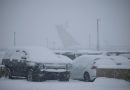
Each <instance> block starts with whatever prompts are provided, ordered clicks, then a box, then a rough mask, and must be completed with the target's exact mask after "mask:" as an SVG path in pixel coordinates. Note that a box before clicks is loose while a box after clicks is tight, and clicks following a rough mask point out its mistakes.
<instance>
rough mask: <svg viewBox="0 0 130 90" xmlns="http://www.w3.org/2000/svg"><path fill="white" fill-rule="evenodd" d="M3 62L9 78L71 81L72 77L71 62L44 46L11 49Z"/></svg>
mask: <svg viewBox="0 0 130 90" xmlns="http://www.w3.org/2000/svg"><path fill="white" fill-rule="evenodd" d="M2 64H3V65H5V67H6V70H7V71H8V75H9V78H16V77H25V78H27V80H28V81H45V80H47V79H58V80H60V81H61V80H63V81H69V78H70V69H69V67H70V65H71V63H70V62H66V61H65V60H61V59H59V58H58V57H57V56H56V55H55V54H54V53H53V52H52V51H51V50H49V49H47V48H43V47H40V48H38V47H26V48H14V49H9V50H8V51H7V52H6V54H5V56H4V58H3V60H2Z"/></svg>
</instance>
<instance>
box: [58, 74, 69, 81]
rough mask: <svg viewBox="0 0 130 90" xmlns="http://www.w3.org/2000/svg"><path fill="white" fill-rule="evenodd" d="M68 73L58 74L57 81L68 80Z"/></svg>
mask: <svg viewBox="0 0 130 90" xmlns="http://www.w3.org/2000/svg"><path fill="white" fill-rule="evenodd" d="M69 78H70V74H69V73H61V74H60V75H59V81H69Z"/></svg>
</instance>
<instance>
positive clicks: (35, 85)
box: [0, 77, 130, 90]
mask: <svg viewBox="0 0 130 90" xmlns="http://www.w3.org/2000/svg"><path fill="white" fill-rule="evenodd" d="M0 90H130V83H129V82H127V81H125V80H119V79H112V78H105V77H102V78H97V79H96V80H95V81H94V82H83V81H79V80H70V81H69V82H61V81H57V80H47V81H45V82H30V81H27V80H25V79H12V80H11V79H5V78H1V79H0Z"/></svg>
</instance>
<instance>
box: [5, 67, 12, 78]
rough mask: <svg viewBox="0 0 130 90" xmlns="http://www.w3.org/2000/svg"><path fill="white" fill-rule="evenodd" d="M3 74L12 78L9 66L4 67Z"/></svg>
mask: <svg viewBox="0 0 130 90" xmlns="http://www.w3.org/2000/svg"><path fill="white" fill-rule="evenodd" d="M4 75H5V78H9V79H13V77H12V74H11V71H10V69H9V68H6V69H5V70H4Z"/></svg>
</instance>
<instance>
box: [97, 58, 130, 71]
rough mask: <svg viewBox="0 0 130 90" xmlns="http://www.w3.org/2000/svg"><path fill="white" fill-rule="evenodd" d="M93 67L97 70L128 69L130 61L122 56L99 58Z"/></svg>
mask: <svg viewBox="0 0 130 90" xmlns="http://www.w3.org/2000/svg"><path fill="white" fill-rule="evenodd" d="M95 65H96V66H97V67H98V68H113V69H130V60H129V59H127V58H125V57H123V56H106V57H100V59H99V60H97V61H96V63H95Z"/></svg>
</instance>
